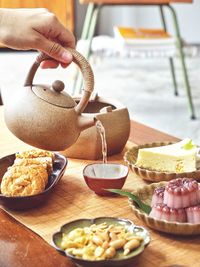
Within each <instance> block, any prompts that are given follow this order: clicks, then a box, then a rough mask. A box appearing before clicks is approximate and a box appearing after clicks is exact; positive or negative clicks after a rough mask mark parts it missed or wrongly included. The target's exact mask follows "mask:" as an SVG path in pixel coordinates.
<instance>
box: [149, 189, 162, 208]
mask: <svg viewBox="0 0 200 267" xmlns="http://www.w3.org/2000/svg"><path fill="white" fill-rule="evenodd" d="M164 191H165V187H164V186H161V187H157V188H155V190H154V192H153V197H152V201H151V207H153V206H154V205H155V204H161V203H163V198H164Z"/></svg>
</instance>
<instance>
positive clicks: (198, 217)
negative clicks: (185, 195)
mask: <svg viewBox="0 0 200 267" xmlns="http://www.w3.org/2000/svg"><path fill="white" fill-rule="evenodd" d="M186 214H187V221H188V222H189V223H200V205H198V206H193V207H189V208H187V209H186Z"/></svg>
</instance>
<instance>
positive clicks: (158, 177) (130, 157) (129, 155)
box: [124, 142, 200, 182]
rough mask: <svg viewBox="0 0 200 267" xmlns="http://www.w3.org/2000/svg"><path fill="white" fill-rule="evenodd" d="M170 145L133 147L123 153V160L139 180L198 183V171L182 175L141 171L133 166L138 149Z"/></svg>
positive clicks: (161, 143) (160, 143)
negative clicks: (186, 179)
mask: <svg viewBox="0 0 200 267" xmlns="http://www.w3.org/2000/svg"><path fill="white" fill-rule="evenodd" d="M170 144H173V143H172V142H155V143H151V144H144V145H140V146H134V147H132V148H131V149H129V150H128V151H127V152H126V153H125V155H124V160H125V162H126V163H127V164H128V165H129V167H130V168H131V170H132V171H133V172H134V173H136V174H137V175H138V176H140V177H141V178H143V179H144V180H147V181H151V182H160V181H170V180H172V179H176V178H183V177H187V178H193V179H195V180H199V181H200V170H196V171H194V172H182V173H174V172H159V171H151V170H147V169H143V168H140V167H138V166H136V165H135V163H136V160H137V156H138V151H139V149H140V148H149V147H158V146H167V145H170Z"/></svg>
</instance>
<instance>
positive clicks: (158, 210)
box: [149, 204, 187, 223]
mask: <svg viewBox="0 0 200 267" xmlns="http://www.w3.org/2000/svg"><path fill="white" fill-rule="evenodd" d="M149 216H150V217H153V218H156V219H158V220H166V221H170V222H180V223H183V222H186V221H187V216H186V211H185V209H174V208H169V207H168V206H167V205H165V204H155V205H154V206H153V207H152V210H151V212H150V214H149Z"/></svg>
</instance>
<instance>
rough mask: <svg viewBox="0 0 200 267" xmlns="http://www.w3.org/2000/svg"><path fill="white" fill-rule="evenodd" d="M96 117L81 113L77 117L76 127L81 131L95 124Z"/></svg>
mask: <svg viewBox="0 0 200 267" xmlns="http://www.w3.org/2000/svg"><path fill="white" fill-rule="evenodd" d="M96 121H97V119H96V118H95V117H91V116H87V115H81V116H79V117H78V127H79V129H80V130H81V131H83V130H85V129H87V128H89V127H92V126H94V125H95V123H96Z"/></svg>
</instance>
